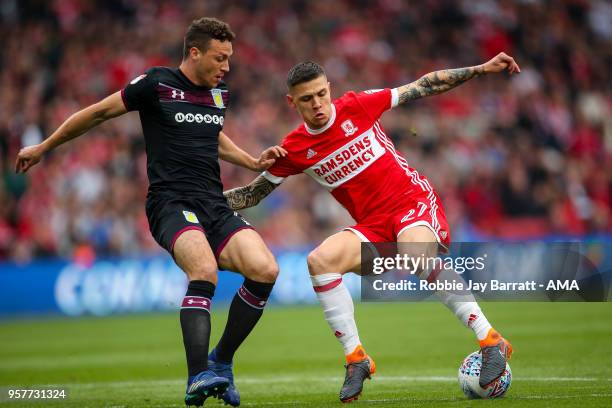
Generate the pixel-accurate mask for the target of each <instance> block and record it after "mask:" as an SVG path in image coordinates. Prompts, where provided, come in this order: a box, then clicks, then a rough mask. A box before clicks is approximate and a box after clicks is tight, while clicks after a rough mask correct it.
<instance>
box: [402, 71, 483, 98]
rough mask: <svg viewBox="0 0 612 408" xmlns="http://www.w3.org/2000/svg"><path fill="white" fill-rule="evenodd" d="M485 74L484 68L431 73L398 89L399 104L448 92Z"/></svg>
mask: <svg viewBox="0 0 612 408" xmlns="http://www.w3.org/2000/svg"><path fill="white" fill-rule="evenodd" d="M483 74H484V68H483V67H482V66H475V67H468V68H457V69H445V70H442V71H435V72H430V73H429V74H425V75H423V76H422V77H421V78H419V79H417V80H416V81H414V82H411V83H409V84H408V85H404V86H400V87H399V88H398V94H399V103H404V102H408V101H412V100H415V99H419V98H422V97H424V96H430V95H437V94H439V93H442V92H446V91H448V90H449V89H453V88H454V87H456V86H458V85H461V84H462V83H464V82H465V81H468V80H470V79H472V78H475V77H477V76H480V75H483Z"/></svg>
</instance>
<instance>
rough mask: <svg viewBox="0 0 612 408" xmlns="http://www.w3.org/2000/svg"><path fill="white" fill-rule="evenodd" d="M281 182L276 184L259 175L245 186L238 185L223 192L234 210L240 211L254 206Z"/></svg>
mask: <svg viewBox="0 0 612 408" xmlns="http://www.w3.org/2000/svg"><path fill="white" fill-rule="evenodd" d="M279 185H280V184H274V183H272V182H271V181H269V180H268V179H266V178H265V177H264V176H261V175H260V176H258V177H257V178H256V179H255V180H253V181H252V182H251V183H250V184H247V185H246V186H244V187H237V188H234V189H232V190H228V191H225V192H223V195H224V196H225V198H226V199H227V203H228V204H229V206H230V208H231V209H232V210H235V211H238V210H242V209H243V208H249V207H253V206H255V205H257V204H259V202H260V201H261V200H263V199H264V197H266V196H267V195H268V194H270V193H271V192H272V190H274V189H275V188H276V187H278V186H279Z"/></svg>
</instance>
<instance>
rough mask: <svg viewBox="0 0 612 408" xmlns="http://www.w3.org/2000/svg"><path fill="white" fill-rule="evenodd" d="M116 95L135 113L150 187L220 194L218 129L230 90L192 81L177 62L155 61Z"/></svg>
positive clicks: (221, 190) (194, 193)
mask: <svg viewBox="0 0 612 408" xmlns="http://www.w3.org/2000/svg"><path fill="white" fill-rule="evenodd" d="M121 96H122V98H123V102H124V104H125V106H126V108H127V109H128V110H129V111H135V110H137V111H138V112H139V114H140V121H141V123H142V131H143V133H144V138H145V144H146V150H147V174H148V177H149V192H150V193H157V192H159V193H179V194H182V195H189V196H202V197H209V198H220V199H223V185H222V184H221V179H220V169H219V132H220V131H221V130H222V129H223V122H224V120H225V109H226V108H227V104H228V101H229V91H228V89H227V86H226V85H225V83H223V82H221V83H219V84H218V85H217V87H215V88H212V89H210V88H207V87H202V86H197V85H195V84H194V83H192V82H191V81H190V80H189V79H188V78H187V77H186V76H185V75H184V74H183V73H182V72H181V71H180V69H178V68H166V67H154V68H151V69H149V70H148V71H146V72H145V73H144V74H143V75H140V76H139V77H137V78H135V79H133V80H132V81H131V82H130V83H129V84H128V85H127V86H126V87H125V88H124V89H123V90H122V91H121Z"/></svg>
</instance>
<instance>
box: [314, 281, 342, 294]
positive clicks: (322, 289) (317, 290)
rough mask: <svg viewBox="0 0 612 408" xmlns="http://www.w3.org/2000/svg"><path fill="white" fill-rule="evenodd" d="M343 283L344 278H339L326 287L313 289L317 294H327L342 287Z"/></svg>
mask: <svg viewBox="0 0 612 408" xmlns="http://www.w3.org/2000/svg"><path fill="white" fill-rule="evenodd" d="M341 283H342V278H338V279H336V280H334V281H331V282H329V283H327V284H325V285H322V286H313V287H312V288H313V289H314V291H315V292H317V293H319V292H327V291H328V290H332V289H333V288H335V287H336V286H338V285H340V284H341Z"/></svg>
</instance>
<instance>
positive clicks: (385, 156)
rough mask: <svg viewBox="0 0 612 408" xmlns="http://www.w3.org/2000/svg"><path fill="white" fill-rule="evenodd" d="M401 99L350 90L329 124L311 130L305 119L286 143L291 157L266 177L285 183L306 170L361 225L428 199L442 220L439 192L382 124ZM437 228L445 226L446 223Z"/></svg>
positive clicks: (386, 92) (393, 92)
mask: <svg viewBox="0 0 612 408" xmlns="http://www.w3.org/2000/svg"><path fill="white" fill-rule="evenodd" d="M397 103H398V94H397V90H396V89H393V90H391V89H380V90H371V91H365V92H361V93H355V92H348V93H346V94H345V95H343V96H342V97H340V98H338V99H336V100H335V101H334V102H333V104H332V112H331V117H330V120H329V122H328V123H327V124H326V125H325V126H324V127H323V128H321V129H316V130H315V129H310V128H308V126H306V124H304V123H303V124H301V125H300V126H298V127H297V128H296V129H295V130H293V131H292V132H291V133H289V134H288V135H287V136H286V137H285V139H284V140H283V142H282V146H283V147H284V148H285V149H286V150H287V152H288V154H287V156H285V157H283V158H279V159H277V161H276V162H275V163H274V165H272V167H270V169H268V171H265V172H264V173H263V176H264V177H265V178H266V179H268V180H269V181H271V182H273V183H275V184H279V183H281V182H282V181H283V179H284V178H285V177H288V176H291V175H293V174H298V173H302V172H303V173H306V174H308V175H309V176H310V177H312V178H313V179H315V181H317V182H318V183H319V184H321V185H322V186H323V187H325V188H327V189H328V190H330V192H331V194H332V195H333V196H334V197H335V198H336V200H337V201H338V202H339V203H340V204H342V206H344V207H345V208H346V209H347V210H348V211H349V213H350V214H351V216H352V217H353V218H354V219H355V221H357V222H358V223H362V222H366V221H368V219H370V220H371V219H373V218H379V217H380V216H381V215H386V214H393V213H395V212H397V211H399V210H404V209H406V208H410V207H409V206H412V207H415V206H416V204H418V202H423V201H424V200H425V204H427V206H426V207H425V206H423V210H427V211H430V212H431V215H432V217H431V218H432V221H433V222H432V223H433V224H436V223H437V221H436V211H437V210H438V207H439V199H438V197H437V195H436V194H435V193H434V191H433V189H432V187H431V185H430V184H429V181H428V180H427V179H426V178H425V177H422V176H421V175H419V173H418V172H417V171H416V170H415V169H413V168H411V167H409V166H408V163H407V162H406V160H405V159H404V158H403V157H402V156H401V155H400V154H399V153H398V152H397V150H395V147H394V146H393V143H392V142H391V140H390V139H389V138H388V137H387V135H385V132H384V130H383V128H382V126H381V125H380V123H379V122H378V120H379V118H380V116H381V115H382V114H383V113H384V112H385V111H386V110H388V109H390V108H392V107H395V106H396V105H397ZM407 206H408V207H407ZM416 210H417V211H418V210H419V208H416ZM432 227H433V228H434V229H435V230H439V228H440V225H439V224H438V225H432Z"/></svg>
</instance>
